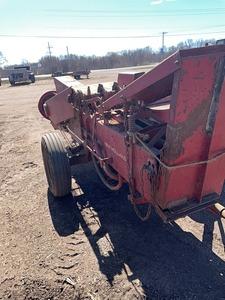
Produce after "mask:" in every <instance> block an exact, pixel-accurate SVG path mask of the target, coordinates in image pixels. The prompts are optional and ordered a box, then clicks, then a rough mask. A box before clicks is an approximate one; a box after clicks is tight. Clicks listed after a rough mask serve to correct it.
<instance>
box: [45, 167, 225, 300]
mask: <svg viewBox="0 0 225 300" xmlns="http://www.w3.org/2000/svg"><path fill="white" fill-rule="evenodd" d="M75 178H76V181H77V183H78V184H79V185H80V186H81V188H82V190H83V191H84V195H82V196H79V197H75V198H73V196H72V195H71V196H68V197H66V198H65V199H63V201H56V200H55V199H53V197H52V196H51V194H50V193H49V194H48V201H49V209H50V213H51V217H52V221H53V225H54V227H55V229H56V231H57V232H58V234H59V235H60V236H67V235H70V234H73V233H74V232H76V230H77V229H78V226H79V224H80V225H81V226H82V228H83V231H84V233H85V235H86V236H87V238H88V240H89V243H90V245H91V247H92V249H93V251H94V253H95V255H96V257H97V259H98V263H99V268H100V270H101V272H102V273H103V274H104V275H105V276H106V277H107V279H108V281H109V282H110V283H111V284H112V283H113V279H114V277H115V275H118V274H120V273H121V272H122V271H123V270H124V271H125V264H126V265H128V266H129V268H130V270H131V272H132V275H130V276H129V275H128V274H127V278H128V280H129V281H130V282H132V281H133V280H134V279H136V278H138V279H139V280H140V282H141V283H142V286H143V288H144V290H145V294H146V296H147V298H150V299H152V298H153V299H155V298H157V299H225V279H224V277H225V263H224V261H223V260H222V259H220V258H219V257H218V256H217V255H215V254H214V253H213V252H212V240H213V228H214V223H215V221H217V220H216V219H215V217H214V216H213V215H211V214H209V213H207V212H202V213H199V214H198V215H195V216H194V217H193V219H194V220H196V221H197V222H201V223H203V224H204V234H203V242H200V241H199V240H198V239H197V238H196V237H195V236H194V235H192V234H191V233H188V232H185V231H183V230H182V229H181V228H180V227H179V226H178V225H177V224H176V223H173V224H172V225H169V224H163V222H162V221H161V220H160V218H159V217H158V216H157V215H155V214H154V213H153V214H152V216H151V218H150V220H149V221H147V222H145V223H143V222H141V221H139V219H138V218H137V217H136V215H135V214H134V212H133V210H132V207H131V205H130V204H129V202H128V201H127V190H126V187H125V188H123V189H122V190H120V191H118V192H111V191H109V190H107V189H106V188H105V187H104V186H103V185H102V183H101V182H100V181H99V179H98V178H97V175H96V174H95V172H94V170H93V167H92V166H90V165H86V166H84V167H83V166H82V168H78V167H76V168H75ZM78 207H79V208H78ZM88 207H91V208H92V209H93V210H94V211H95V212H96V213H97V215H98V219H99V222H100V228H99V230H98V232H97V233H96V234H95V235H93V234H92V233H91V230H90V229H89V227H88V225H87V224H86V222H85V220H84V218H83V217H82V214H81V211H82V208H85V209H87V208H88ZM221 231H222V234H223V226H222V223H221ZM106 233H107V234H108V235H109V237H110V240H111V243H112V245H113V250H112V251H111V252H110V253H108V255H107V256H104V255H102V254H101V252H100V249H99V247H98V244H97V241H98V239H100V238H101V237H103V236H105V234H106Z"/></svg>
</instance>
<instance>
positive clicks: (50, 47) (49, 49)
mask: <svg viewBox="0 0 225 300" xmlns="http://www.w3.org/2000/svg"><path fill="white" fill-rule="evenodd" d="M52 48H53V47H52V46H50V44H49V42H48V53H49V57H50V65H51V73H53V63H52V51H51V49H52Z"/></svg>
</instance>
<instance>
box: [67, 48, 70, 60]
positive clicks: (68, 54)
mask: <svg viewBox="0 0 225 300" xmlns="http://www.w3.org/2000/svg"><path fill="white" fill-rule="evenodd" d="M66 53H67V58H69V56H70V53H69V48H68V46H66Z"/></svg>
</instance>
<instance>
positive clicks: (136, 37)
mask: <svg viewBox="0 0 225 300" xmlns="http://www.w3.org/2000/svg"><path fill="white" fill-rule="evenodd" d="M219 33H225V31H224V30H223V31H210V32H190V33H174V34H173V33H171V34H167V36H189V35H208V34H219ZM160 36H161V34H155V35H130V36H128V35H124V36H71V35H68V36H60V35H17V34H0V37H5V38H41V39H45V38H48V39H50V38H51V39H142V38H157V37H160Z"/></svg>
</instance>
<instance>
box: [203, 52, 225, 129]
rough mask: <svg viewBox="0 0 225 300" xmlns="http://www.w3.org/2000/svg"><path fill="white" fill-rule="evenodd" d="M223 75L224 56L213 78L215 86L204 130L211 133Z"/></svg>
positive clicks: (224, 74) (224, 68) (224, 71)
mask: <svg viewBox="0 0 225 300" xmlns="http://www.w3.org/2000/svg"><path fill="white" fill-rule="evenodd" d="M224 76H225V58H224V57H223V58H221V59H220V61H219V65H218V69H217V75H216V80H215V86H214V90H213V96H212V101H211V104H210V109H209V114H208V119H207V123H206V132H207V133H208V134H211V133H212V131H213V128H214V124H215V120H216V113H217V109H218V104H219V99H220V92H221V89H222V86H223V81H224Z"/></svg>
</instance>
